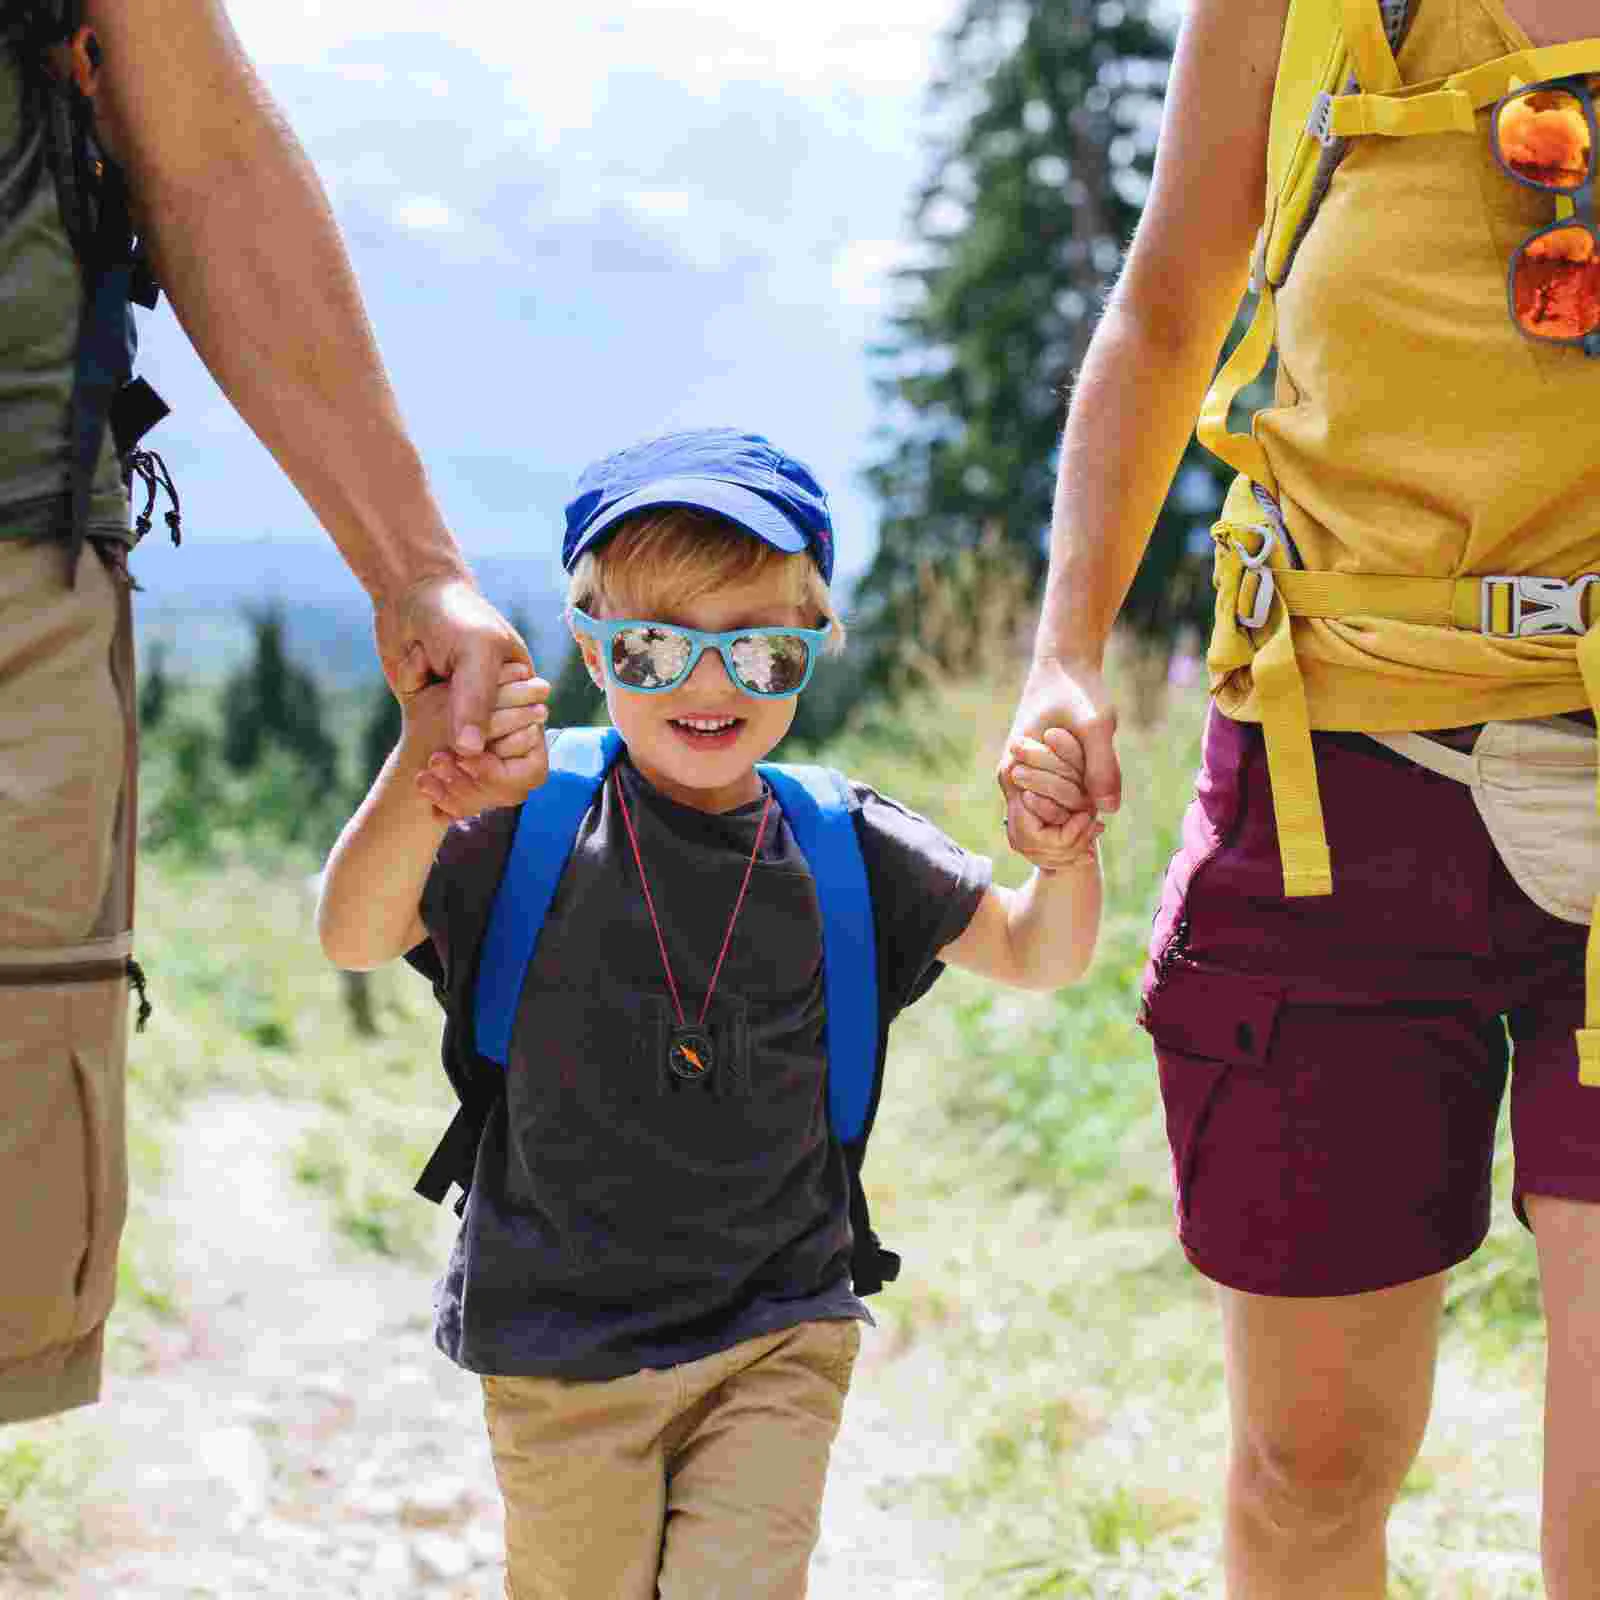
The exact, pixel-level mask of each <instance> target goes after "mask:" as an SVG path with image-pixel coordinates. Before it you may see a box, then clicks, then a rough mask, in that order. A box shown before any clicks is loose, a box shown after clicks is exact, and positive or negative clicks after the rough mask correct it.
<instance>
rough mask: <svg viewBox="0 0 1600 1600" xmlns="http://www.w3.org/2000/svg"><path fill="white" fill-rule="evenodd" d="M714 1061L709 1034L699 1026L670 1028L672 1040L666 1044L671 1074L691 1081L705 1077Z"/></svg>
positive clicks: (688, 1025) (689, 1025) (690, 1025)
mask: <svg viewBox="0 0 1600 1600" xmlns="http://www.w3.org/2000/svg"><path fill="white" fill-rule="evenodd" d="M715 1063H716V1057H715V1055H714V1054H713V1052H712V1049H711V1035H710V1033H709V1032H708V1031H707V1030H706V1029H704V1028H701V1027H698V1026H696V1025H694V1024H686V1025H685V1026H683V1027H679V1028H674V1029H673V1030H672V1042H671V1043H670V1044H669V1045H668V1046H667V1065H668V1066H669V1067H671V1068H672V1072H673V1075H674V1076H675V1077H679V1078H682V1079H684V1080H685V1081H686V1082H689V1083H693V1082H694V1081H695V1080H696V1079H699V1078H703V1077H705V1076H706V1075H707V1074H708V1073H709V1072H710V1071H711V1068H712V1067H713V1066H714V1065H715Z"/></svg>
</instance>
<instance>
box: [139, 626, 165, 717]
mask: <svg viewBox="0 0 1600 1600" xmlns="http://www.w3.org/2000/svg"><path fill="white" fill-rule="evenodd" d="M171 700H172V680H171V679H170V678H169V677H168V676H167V647H166V645H165V644H163V643H161V642H159V641H158V642H157V643H155V644H153V645H152V646H151V647H150V662H149V665H148V666H146V667H145V668H144V670H143V671H142V672H140V674H139V725H140V727H142V728H144V729H146V730H147V731H149V732H154V731H155V729H157V728H158V727H160V726H161V723H162V721H163V719H164V718H165V717H166V714H167V707H168V705H169V704H170V703H171Z"/></svg>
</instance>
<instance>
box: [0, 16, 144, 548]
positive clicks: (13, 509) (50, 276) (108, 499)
mask: <svg viewBox="0 0 1600 1600" xmlns="http://www.w3.org/2000/svg"><path fill="white" fill-rule="evenodd" d="M22 113H23V95H22V75H21V71H20V69H19V67H18V64H17V61H16V59H15V58H14V56H13V55H12V53H11V52H10V51H9V50H7V49H4V48H3V47H0V152H3V154H0V219H5V220H3V221H0V538H13V539H16V538H24V539H25V538H37V537H39V536H40V535H43V534H49V533H51V532H53V531H55V530H56V529H57V528H58V527H59V526H60V520H61V508H62V503H63V496H64V495H65V493H66V490H67V477H68V461H69V454H68V451H69V445H68V421H69V410H70V405H71V400H72V374H73V367H74V364H75V361H76V357H77V346H78V314H79V307H80V301H81V296H82V286H81V279H80V277H79V273H78V266H77V262H76V260H75V259H74V257H73V253H72V246H71V244H70V242H69V241H68V239H67V233H66V228H65V226H64V225H63V223H62V220H61V212H60V208H59V207H58V206H57V204H56V190H55V182H54V180H53V179H52V177H51V175H50V173H49V171H48V169H47V168H46V169H42V170H41V168H40V164H39V162H38V161H37V160H36V159H35V154H36V141H37V140H38V138H39V130H38V128H37V127H32V128H25V127H24V126H23V114H22ZM30 183H31V185H32V193H30V194H26V196H25V197H24V191H25V190H26V189H27V188H28V187H29V185H30ZM19 200H20V201H21V205H20V208H19V207H18V201H19ZM89 532H90V534H91V535H92V536H94V537H96V538H104V537H111V538H120V539H128V538H129V530H128V496H127V492H126V490H125V489H124V488H123V486H122V477H121V473H120V471H119V469H118V466H117V459H116V454H115V452H114V450H113V449H112V445H111V437H110V429H109V428H108V429H107V430H106V438H105V440H104V442H103V443H102V445H101V450H100V462H99V466H98V467H97V468H96V471H95V479H94V492H93V495H92V497H91V500H90V507H89Z"/></svg>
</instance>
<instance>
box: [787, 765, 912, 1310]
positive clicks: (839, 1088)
mask: <svg viewBox="0 0 1600 1600" xmlns="http://www.w3.org/2000/svg"><path fill="white" fill-rule="evenodd" d="M757 770H758V771H759V772H760V773H761V775H762V777H764V778H765V779H766V780H767V782H768V783H769V784H770V785H771V786H772V792H773V794H775V795H776V796H777V799H778V804H779V805H780V806H781V807H782V808H783V814H784V817H785V819H786V820H787V822H788V824H789V829H790V831H791V832H792V833H793V834H794V836H795V842H796V843H797V844H798V845H799V846H800V850H801V853H802V854H803V855H804V856H805V858H806V864H807V865H808V866H809V867H810V868H811V876H812V877H813V878H814V879H815V880H816V885H817V902H818V905H819V907H820V909H821V914H822V987H823V1002H824V1005H825V1008H826V1019H827V1020H826V1023H825V1040H826V1048H827V1053H828V1122H829V1126H830V1127H831V1129H832V1131H833V1136H834V1138H836V1139H837V1140H838V1141H839V1145H840V1148H841V1149H842V1150H843V1151H844V1158H845V1169H846V1171H847V1173H848V1174H849V1179H850V1231H851V1234H852V1236H853V1238H854V1241H855V1242H854V1245H853V1247H852V1250H851V1257H850V1278H851V1282H852V1283H853V1284H854V1286H855V1291H856V1293H857V1294H860V1295H869V1294H876V1293H877V1292H878V1291H879V1290H880V1289H881V1288H882V1287H883V1286H884V1284H885V1283H889V1282H892V1281H893V1280H894V1279H895V1278H896V1277H898V1276H899V1274H900V1257H899V1256H898V1255H896V1254H895V1253H894V1251H892V1250H886V1249H885V1248H884V1247H883V1245H882V1243H881V1242H880V1241H879V1239H878V1236H877V1234H876V1233H875V1232H873V1228H872V1217H871V1214H870V1212H869V1210H868V1207H867V1197H866V1192H865V1190H864V1189H863V1188H862V1185H861V1164H862V1161H863V1159H864V1158H865V1156H866V1150H867V1137H868V1135H869V1134H870V1133H871V1132H872V1119H873V1116H874V1115H875V1113H876V1112H877V1109H878V1096H879V1093H880V1091H881V1089H882V1086H883V1064H884V1053H885V1045H886V1043H887V1030H886V1029H885V1027H884V1009H883V1005H884V1002H883V999H882V997H881V996H880V995H879V992H878V975H879V970H880V966H881V963H880V962H879V959H878V935H877V918H876V916H875V915H874V913H873V909H872V889H871V885H870V883H869V881H868V878H867V864H866V857H865V856H864V855H863V854H862V850H861V835H860V832H859V830H858V827H857V823H858V820H859V817H860V813H861V808H860V805H859V804H858V803H857V801H856V797H855V793H854V791H853V790H852V789H851V787H850V784H849V782H848V780H847V779H846V778H845V777H844V775H843V774H842V773H838V772H835V771H833V770H832V769H830V768H827V767H809V766H789V765H780V764H778V763H763V764H762V765H761V766H760V767H758V768H757Z"/></svg>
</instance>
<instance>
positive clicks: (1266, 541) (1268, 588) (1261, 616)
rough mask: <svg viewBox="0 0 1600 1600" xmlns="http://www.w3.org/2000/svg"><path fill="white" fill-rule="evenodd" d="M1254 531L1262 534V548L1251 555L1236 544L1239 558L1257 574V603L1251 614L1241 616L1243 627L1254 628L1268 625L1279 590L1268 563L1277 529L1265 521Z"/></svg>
mask: <svg viewBox="0 0 1600 1600" xmlns="http://www.w3.org/2000/svg"><path fill="white" fill-rule="evenodd" d="M1250 532H1252V533H1259V534H1260V535H1261V548H1260V549H1259V550H1257V551H1256V553H1255V554H1254V555H1251V554H1250V553H1249V552H1248V551H1245V550H1241V549H1240V548H1239V546H1238V545H1235V546H1234V550H1235V552H1236V553H1237V554H1238V557H1239V560H1240V561H1241V562H1243V563H1244V566H1245V569H1246V570H1247V571H1250V572H1254V573H1255V574H1256V576H1257V581H1256V598H1255V604H1254V605H1252V606H1251V607H1250V614H1249V616H1241V617H1240V618H1239V623H1240V626H1241V627H1245V628H1249V629H1251V630H1254V629H1256V628H1264V627H1266V625H1267V617H1268V616H1269V615H1270V614H1271V612H1272V602H1273V599H1274V597H1275V596H1276V595H1277V592H1278V585H1277V583H1276V581H1275V580H1274V579H1273V576H1272V568H1271V567H1269V566H1268V565H1267V562H1268V561H1269V560H1270V559H1271V556H1272V551H1273V547H1274V546H1275V545H1276V544H1277V542H1278V532H1277V529H1275V528H1273V527H1272V526H1271V525H1270V524H1268V523H1265V522H1259V523H1256V524H1255V525H1254V526H1253V527H1252V528H1251V529H1250Z"/></svg>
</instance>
